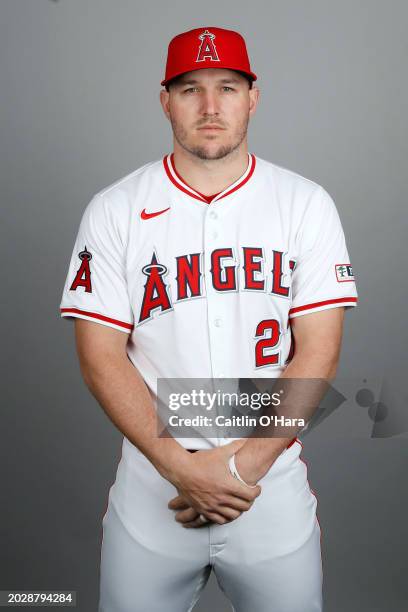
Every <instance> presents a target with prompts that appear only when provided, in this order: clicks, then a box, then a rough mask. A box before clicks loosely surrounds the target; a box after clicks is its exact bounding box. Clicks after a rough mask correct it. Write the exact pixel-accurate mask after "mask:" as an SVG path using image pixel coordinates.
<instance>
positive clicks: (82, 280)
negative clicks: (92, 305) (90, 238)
mask: <svg viewBox="0 0 408 612" xmlns="http://www.w3.org/2000/svg"><path fill="white" fill-rule="evenodd" d="M78 257H79V259H80V260H81V262H82V263H81V265H80V266H79V269H78V271H77V273H76V275H75V278H74V281H73V283H72V285H71V287H70V291H76V290H77V288H78V287H84V289H85V292H86V293H92V283H91V270H90V267H89V262H90V261H91V259H92V254H91V253H90V252H89V251H88V249H87V248H86V246H85V249H84V250H83V251H81V252H80V253H78Z"/></svg>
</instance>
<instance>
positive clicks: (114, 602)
mask: <svg viewBox="0 0 408 612" xmlns="http://www.w3.org/2000/svg"><path fill="white" fill-rule="evenodd" d="M123 449H124V450H123V451H122V458H121V460H120V463H119V465H118V469H117V475H116V480H115V483H114V484H113V485H112V487H111V489H110V492H109V501H108V507H107V510H106V513H105V515H104V517H103V521H102V524H103V538H102V547H101V572H100V599H99V612H164V611H165V612H189V611H191V610H192V609H193V607H194V605H195V603H196V602H197V601H198V599H199V596H200V593H201V591H202V589H203V588H204V586H205V584H206V582H207V580H208V577H209V575H210V572H211V569H212V570H213V571H214V572H215V575H216V578H217V581H218V584H219V586H220V588H221V589H222V590H223V592H224V593H225V595H226V596H227V598H228V599H229V600H230V602H231V604H232V610H234V611H235V612H321V610H322V565H321V552H320V535H321V534H320V526H319V522H318V519H317V515H316V506H317V500H316V497H315V495H314V493H313V492H312V491H311V489H310V486H309V483H308V479H307V468H306V465H305V463H304V462H303V460H302V459H300V457H299V455H300V453H301V450H302V448H301V443H300V442H299V441H297V442H296V443H294V444H292V446H290V448H288V449H286V450H285V451H284V452H283V453H282V454H281V455H280V456H279V457H278V459H277V460H276V461H275V463H274V464H273V466H272V467H271V469H270V470H269V472H268V473H267V474H266V475H265V476H264V477H263V478H262V479H261V480H260V482H259V484H260V485H261V486H262V492H261V495H260V496H259V497H258V498H257V499H256V500H255V502H254V504H253V506H252V508H251V509H250V510H249V511H248V512H244V513H243V514H242V515H241V516H240V517H239V518H238V519H236V520H235V521H232V522H231V523H227V524H226V525H217V524H214V523H209V524H208V525H204V526H203V527H200V528H197V529H184V528H183V527H182V526H181V525H180V524H179V523H177V522H176V521H175V520H174V511H172V510H169V509H168V508H167V503H168V502H169V500H170V499H171V498H173V497H175V496H176V495H177V490H176V489H175V488H174V487H173V485H171V484H170V483H169V482H168V481H167V480H165V479H164V478H162V476H161V475H160V474H159V473H158V472H157V471H156V469H155V468H154V467H153V466H152V464H151V463H150V462H149V461H148V460H147V459H146V458H145V457H144V455H143V454H142V453H140V452H139V451H138V450H137V449H136V448H135V447H134V446H133V445H131V444H130V443H129V442H128V441H127V440H126V439H125V443H124V446H123Z"/></svg>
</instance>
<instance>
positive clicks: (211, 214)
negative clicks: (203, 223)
mask: <svg viewBox="0 0 408 612" xmlns="http://www.w3.org/2000/svg"><path fill="white" fill-rule="evenodd" d="M208 216H209V217H210V219H216V218H217V217H218V215H217V213H216V212H215V210H210V212H209V213H208Z"/></svg>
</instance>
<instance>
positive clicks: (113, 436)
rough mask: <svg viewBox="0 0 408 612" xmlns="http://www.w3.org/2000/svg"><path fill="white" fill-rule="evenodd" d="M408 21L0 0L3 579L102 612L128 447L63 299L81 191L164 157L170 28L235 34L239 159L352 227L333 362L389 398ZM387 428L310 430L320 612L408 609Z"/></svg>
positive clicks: (323, 8) (319, 2) (280, 7)
mask: <svg viewBox="0 0 408 612" xmlns="http://www.w3.org/2000/svg"><path fill="white" fill-rule="evenodd" d="M407 20H408V7H407V3H406V2H405V1H404V0H401V1H397V0H393V1H387V2H386V1H385V0H384V1H374V0H360V1H359V2H356V1H355V0H341V1H331V2H330V1H327V0H308V1H307V2H306V1H291V0H282V1H279V2H278V1H272V0H269V1H268V2H266V1H265V2H261V1H260V0H252V1H251V2H244V1H242V0H235V1H234V2H232V1H231V2H225V1H224V2H223V1H222V0H217V1H216V2H214V1H213V0H207V1H206V2H205V3H199V4H198V3H193V2H188V1H187V0H183V1H177V0H175V1H173V2H172V3H171V8H170V5H169V4H168V3H158V2H152V3H150V4H147V3H144V2H143V3H142V2H136V1H135V0H59V1H58V2H55V1H50V0H0V62H1V64H0V66H1V68H0V69H1V73H0V79H1V80H0V87H1V93H0V96H1V100H0V122H1V123H0V129H1V133H0V136H1V139H0V142H1V165H0V171H1V194H2V202H1V204H2V216H1V238H2V239H1V249H2V264H3V275H2V290H3V291H2V296H3V297H2V304H1V307H2V316H1V322H2V326H3V333H2V344H3V351H2V357H3V365H2V374H3V386H2V399H3V402H2V412H1V468H2V481H1V482H2V486H1V491H2V500H1V505H0V530H1V533H0V536H1V542H0V555H1V559H0V563H1V566H0V589H44V590H46V589H75V590H76V591H77V592H78V607H77V609H78V610H81V612H82V611H83V612H85V611H86V612H89V611H91V610H95V609H96V601H97V587H98V567H99V553H100V542H101V519H102V516H103V514H104V511H105V506H106V502H107V494H108V489H109V487H110V486H111V484H112V482H113V479H114V475H115V471H116V466H117V462H118V460H119V457H120V445H121V439H122V438H121V435H120V433H119V432H118V431H116V430H115V429H114V428H113V426H112V425H111V424H110V422H109V421H108V419H107V418H106V417H105V416H104V413H103V412H102V410H101V408H100V407H99V406H98V405H97V403H96V401H95V400H94V399H93V398H92V397H91V395H90V393H89V392H88V390H87V389H86V388H85V385H84V383H83V382H82V380H81V377H80V372H79V367H78V363H77V358H76V354H75V349H74V338H73V326H72V324H71V323H67V322H66V321H62V320H60V318H59V313H58V306H59V301H60V297H61V291H62V287H63V283H64V280H65V275H66V272H67V265H68V261H69V257H70V254H71V249H72V246H73V241H74V238H75V235H76V232H77V229H78V224H79V221H80V218H81V215H82V211H83V209H84V207H85V206H86V204H87V203H88V202H89V200H90V198H91V197H92V195H93V194H94V193H95V192H97V191H99V190H100V189H102V188H103V187H105V186H107V185H109V184H110V183H111V182H113V181H114V180H116V179H118V178H120V177H122V176H124V175H125V174H128V173H129V172H131V171H132V170H134V169H135V168H137V167H139V166H141V165H142V164H144V163H146V162H148V161H151V160H155V159H159V158H160V157H162V156H163V155H164V154H165V153H167V152H169V150H171V132H170V129H169V125H168V123H167V120H166V119H165V117H164V116H163V115H162V111H161V108H160V106H159V98H158V92H159V90H160V85H159V82H160V80H161V78H162V75H163V72H164V62H165V54H166V50H167V44H168V41H169V40H170V38H171V37H172V36H174V35H175V34H176V33H179V32H181V31H184V30H187V29H191V28H193V27H199V26H201V25H209V26H211V25H219V26H223V27H229V28H232V29H237V30H239V31H241V32H242V33H243V35H244V36H245V37H246V39H247V42H248V48H249V52H250V55H251V60H252V66H253V69H254V71H255V72H257V74H258V75H259V81H258V83H259V87H260V88H261V101H260V106H259V109H258V113H257V116H256V117H255V118H254V120H253V121H252V123H251V126H250V150H251V151H252V152H254V153H256V154H257V155H258V156H260V157H263V158H265V159H268V160H270V161H272V162H275V163H277V164H279V165H282V166H285V167H287V168H290V169H292V170H294V171H296V172H298V173H300V174H302V175H304V176H306V177H308V178H310V179H312V180H315V181H316V182H318V183H320V184H321V185H323V186H324V187H325V188H326V189H327V191H328V192H329V193H330V194H331V195H332V197H333V198H334V200H335V202H336V204H337V207H338V210H339V213H340V216H341V219H342V222H343V226H344V229H345V232H346V236H347V242H348V247H349V251H350V254H351V259H352V263H353V265H354V269H355V273H356V277H357V282H358V290H359V297H360V304H359V307H358V308H357V309H355V310H353V311H352V312H349V313H347V321H346V326H345V334H344V345H343V352H342V360H341V367H340V374H341V375H343V376H345V377H347V376H352V375H353V376H357V378H358V379H359V380H361V381H363V379H367V376H369V377H370V378H369V380H370V381H372V380H377V381H378V380H379V379H381V378H383V377H385V379H386V380H387V381H388V384H389V385H390V386H391V387H392V388H393V390H394V393H396V394H397V395H399V397H400V399H401V398H402V399H403V402H402V403H403V406H404V407H405V405H406V401H405V400H406V393H405V386H404V374H405V371H406V352H405V351H406V347H407V328H406V320H405V316H404V312H405V310H406V304H407V281H406V274H405V265H406V261H407V247H406V234H407V229H408V228H407V212H406V206H407V188H406V177H407V123H406V109H407V108H408V100H407V82H406V58H407V50H408V49H407V36H406V24H407ZM361 384H362V385H363V383H361ZM363 386H364V385H363ZM355 410H356V413H357V412H358V411H360V412H359V414H360V415H361V414H363V413H362V412H361V411H367V408H362V407H361V406H358V405H357V404H356V405H355ZM365 416H366V415H365V413H364V418H365ZM402 433H403V435H399V436H393V437H387V438H384V439H380V438H377V439H371V438H370V437H369V435H366V436H360V437H352V436H340V437H335V436H329V437H327V436H322V435H319V430H318V429H316V430H315V431H314V432H313V433H312V434H310V435H309V436H308V437H307V438H305V449H304V451H303V456H304V457H305V458H306V460H307V461H308V464H309V479H310V482H311V485H312V487H313V488H314V489H315V490H316V491H317V494H318V498H319V506H318V514H319V518H320V522H321V525H322V531H323V538H322V546H323V563H324V572H325V578H324V596H325V603H326V606H325V612H343V611H344V610H347V612H357V611H358V612H365V611H370V612H377V611H378V612H379V611H381V612H386V611H389V610H392V611H393V612H402V610H403V609H404V610H405V606H404V604H403V602H404V601H405V602H406V601H407V600H408V588H407V583H406V563H407V553H406V550H407V526H406V525H407V524H406V506H407V501H408V495H407V487H406V471H407V455H408V452H407V448H408V443H407V436H406V435H404V432H402ZM210 609H211V611H212V612H224V611H227V610H229V609H230V608H229V605H228V603H227V602H226V600H225V598H224V597H223V595H222V594H221V592H220V591H219V590H218V587H217V585H216V583H215V581H213V580H211V582H210V583H209V585H208V587H207V589H206V591H205V593H204V595H203V597H202V599H201V601H200V603H199V605H197V607H196V610H197V611H201V612H203V611H206V610H210ZM305 612H307V611H305Z"/></svg>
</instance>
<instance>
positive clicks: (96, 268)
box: [60, 194, 133, 333]
mask: <svg viewBox="0 0 408 612" xmlns="http://www.w3.org/2000/svg"><path fill="white" fill-rule="evenodd" d="M122 225H123V224H122ZM125 250H126V240H125V237H124V228H123V227H122V226H121V223H120V220H119V217H118V214H117V212H115V210H114V209H113V207H112V203H111V202H109V201H108V200H107V199H105V198H104V197H103V196H101V195H99V194H98V195H96V196H94V197H93V198H92V200H91V201H90V203H89V204H88V206H87V207H86V209H85V211H84V213H83V216H82V219H81V223H80V226H79V230H78V234H77V238H76V241H75V245H74V249H73V251H72V256H71V261H70V264H69V268H68V274H67V277H66V281H65V286H64V290H63V294H62V300H61V304H60V314H61V317H65V318H72V317H79V318H81V319H87V320H88V321H94V322H96V323H101V324H102V325H107V326H109V327H113V328H114V329H118V330H120V331H123V332H127V333H130V332H131V331H132V329H133V313H132V308H131V304H130V300H129V294H128V287H127V281H126V266H125Z"/></svg>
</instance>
